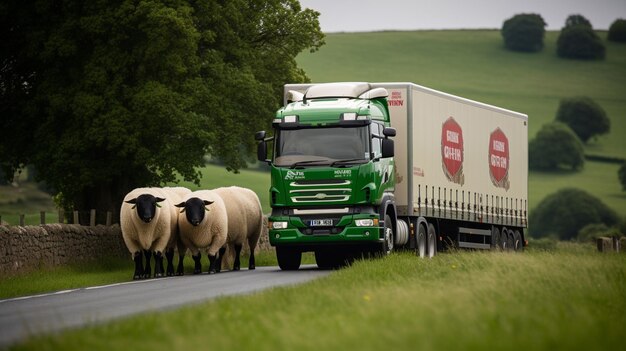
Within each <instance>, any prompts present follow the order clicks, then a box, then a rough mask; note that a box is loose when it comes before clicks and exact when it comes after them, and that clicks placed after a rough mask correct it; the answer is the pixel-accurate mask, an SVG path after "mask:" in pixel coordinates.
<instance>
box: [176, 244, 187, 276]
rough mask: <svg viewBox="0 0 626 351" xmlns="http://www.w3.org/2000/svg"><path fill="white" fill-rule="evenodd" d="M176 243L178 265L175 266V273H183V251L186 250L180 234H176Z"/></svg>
mask: <svg viewBox="0 0 626 351" xmlns="http://www.w3.org/2000/svg"><path fill="white" fill-rule="evenodd" d="M176 245H177V247H178V267H177V268H176V275H185V266H184V265H183V261H184V259H185V251H187V247H185V244H184V243H183V240H182V239H181V237H180V235H179V236H177V240H176Z"/></svg>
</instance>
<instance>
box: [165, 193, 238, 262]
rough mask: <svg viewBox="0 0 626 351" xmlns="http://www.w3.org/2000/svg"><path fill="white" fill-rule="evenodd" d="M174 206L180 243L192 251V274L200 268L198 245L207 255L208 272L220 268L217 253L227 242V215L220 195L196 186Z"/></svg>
mask: <svg viewBox="0 0 626 351" xmlns="http://www.w3.org/2000/svg"><path fill="white" fill-rule="evenodd" d="M176 207H178V208H181V210H180V213H179V214H178V216H179V217H178V229H179V232H180V236H181V239H182V240H183V243H184V244H185V246H186V247H187V248H189V250H190V251H191V257H192V258H193V260H194V264H195V265H194V271H193V273H194V274H200V273H201V272H202V266H201V262H200V256H201V254H200V249H206V251H207V255H208V256H209V274H214V273H217V272H218V271H219V269H218V268H217V267H218V263H219V262H218V260H217V254H218V251H219V250H220V248H221V247H223V246H224V244H225V243H226V235H227V233H228V217H227V215H226V207H225V206H224V201H223V200H222V198H221V197H220V196H219V195H217V194H216V193H215V192H213V191H211V190H198V191H194V192H193V193H191V194H188V195H187V196H186V197H185V198H184V199H183V201H181V202H180V203H178V204H177V205H176Z"/></svg>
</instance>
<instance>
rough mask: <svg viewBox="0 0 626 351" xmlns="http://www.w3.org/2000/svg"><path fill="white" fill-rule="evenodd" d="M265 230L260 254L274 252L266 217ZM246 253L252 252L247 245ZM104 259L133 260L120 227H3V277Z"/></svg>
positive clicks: (0, 247) (0, 240)
mask: <svg viewBox="0 0 626 351" xmlns="http://www.w3.org/2000/svg"><path fill="white" fill-rule="evenodd" d="M263 227H264V230H263V232H262V233H261V238H260V239H259V244H258V245H257V250H256V251H257V252H258V251H259V250H271V249H272V247H271V246H270V244H269V238H268V236H267V217H265V218H264V226H263ZM244 252H249V248H247V243H246V245H245V248H244ZM230 256H231V255H227V258H226V261H225V262H226V264H227V265H228V264H231V265H232V257H230ZM103 257H128V259H129V260H130V253H129V252H128V249H127V248H126V245H125V244H124V239H122V232H121V230H120V226H119V225H117V224H115V225H112V226H104V225H97V226H93V227H86V226H81V225H75V224H45V225H39V226H24V227H21V226H4V225H0V274H4V273H10V272H22V271H29V270H36V269H40V268H43V267H50V266H58V265H63V264H68V263H76V262H84V261H87V260H97V259H99V258H103ZM129 264H130V263H129Z"/></svg>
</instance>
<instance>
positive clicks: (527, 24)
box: [501, 13, 546, 52]
mask: <svg viewBox="0 0 626 351" xmlns="http://www.w3.org/2000/svg"><path fill="white" fill-rule="evenodd" d="M545 26H546V22H545V21H544V20H543V18H542V17H541V16H540V15H538V14H534V13H523V14H518V15H515V16H513V17H511V18H509V19H507V20H506V21H504V24H503V25H502V30H501V34H502V37H503V38H504V46H505V47H506V48H507V49H509V50H513V51H526V52H536V51H541V49H543V38H544V36H545V32H546V30H545Z"/></svg>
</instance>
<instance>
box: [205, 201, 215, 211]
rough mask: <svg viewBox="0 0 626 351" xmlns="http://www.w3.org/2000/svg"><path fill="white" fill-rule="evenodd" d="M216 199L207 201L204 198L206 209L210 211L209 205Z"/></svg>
mask: <svg viewBox="0 0 626 351" xmlns="http://www.w3.org/2000/svg"><path fill="white" fill-rule="evenodd" d="M213 202H214V201H207V200H204V210H205V211H207V212H209V208H208V207H207V206H209V205H210V204H212V203H213Z"/></svg>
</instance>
